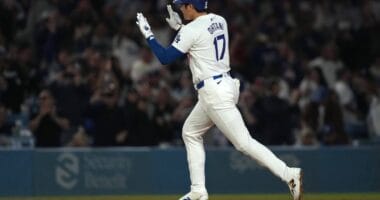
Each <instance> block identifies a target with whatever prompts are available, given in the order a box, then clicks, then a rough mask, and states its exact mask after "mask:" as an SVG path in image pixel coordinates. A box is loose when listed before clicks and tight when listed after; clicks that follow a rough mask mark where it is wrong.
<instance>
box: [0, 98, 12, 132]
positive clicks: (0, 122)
mask: <svg viewBox="0 0 380 200" xmlns="http://www.w3.org/2000/svg"><path fill="white" fill-rule="evenodd" d="M12 127H13V125H12V123H10V122H9V121H8V109H7V108H6V107H5V106H4V105H3V104H2V103H0V136H10V135H11V134H12Z"/></svg>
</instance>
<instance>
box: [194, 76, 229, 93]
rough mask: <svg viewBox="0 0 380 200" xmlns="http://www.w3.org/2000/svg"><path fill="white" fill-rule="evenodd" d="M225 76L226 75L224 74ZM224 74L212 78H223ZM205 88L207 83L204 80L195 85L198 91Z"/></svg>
mask: <svg viewBox="0 0 380 200" xmlns="http://www.w3.org/2000/svg"><path fill="white" fill-rule="evenodd" d="M223 74H224V73H223ZM223 74H218V75H215V76H212V79H214V80H215V79H218V78H222V77H223ZM226 74H228V75H229V74H230V72H227V73H226ZM204 86H205V81H204V80H202V81H200V82H199V83H197V84H196V85H195V88H196V89H197V90H199V89H201V88H203V87H204Z"/></svg>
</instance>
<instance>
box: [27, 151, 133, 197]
mask: <svg viewBox="0 0 380 200" xmlns="http://www.w3.org/2000/svg"><path fill="white" fill-rule="evenodd" d="M36 157H37V158H38V159H37V162H35V167H34V169H35V173H34V174H35V175H34V176H35V178H34V180H35V188H36V190H37V191H36V193H37V194H46V195H61V194H63V195H65V194H67V195H72V194H115V193H116V194H118V193H120V194H121V193H125V191H128V190H129V186H130V185H132V184H133V181H134V180H133V179H134V177H133V176H131V171H132V168H133V158H131V157H128V155H126V154H125V153H123V152H100V151H99V152H97V151H87V152H40V153H38V154H37V155H36Z"/></svg>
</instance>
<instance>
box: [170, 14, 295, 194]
mask: <svg viewBox="0 0 380 200" xmlns="http://www.w3.org/2000/svg"><path fill="white" fill-rule="evenodd" d="M228 42H229V37H228V27H227V22H226V20H225V19H224V18H223V17H221V16H219V15H216V14H213V13H209V14H207V15H202V16H200V17H197V18H196V19H194V20H193V21H191V22H190V23H188V24H187V25H184V26H183V27H182V28H181V29H180V31H179V32H178V34H177V36H176V38H175V39H174V41H173V43H172V46H174V47H175V48H176V49H178V50H179V51H181V52H182V53H188V59H189V64H190V69H191V72H192V75H193V81H194V84H195V87H196V88H197V91H198V102H197V104H196V105H195V107H194V109H193V110H192V112H191V114H190V115H189V116H188V118H187V119H186V121H185V124H184V126H183V133H182V136H183V140H184V143H185V146H186V151H187V159H188V165H189V171H190V179H191V184H192V185H191V191H195V192H201V193H202V192H207V191H206V187H205V169H204V168H205V160H206V158H205V149H204V145H203V134H204V133H205V132H206V131H207V130H208V129H209V128H211V127H212V126H214V125H216V126H217V127H218V128H219V129H220V130H221V131H222V132H223V134H224V135H225V136H226V137H227V138H228V139H229V140H230V141H231V143H232V144H233V145H234V146H235V148H236V149H237V150H239V151H241V152H243V153H244V154H246V155H248V156H250V157H251V158H253V159H255V160H256V161H257V162H259V163H260V164H262V165H263V166H265V167H267V168H268V169H269V170H270V171H271V172H272V173H274V174H275V175H276V176H278V177H280V178H281V179H282V180H283V181H286V182H287V181H289V179H290V174H289V173H288V169H289V168H288V167H287V166H286V164H285V163H284V162H283V161H281V160H280V159H278V158H277V157H276V156H275V155H274V154H273V153H272V152H271V151H270V150H269V149H268V148H266V147H265V146H264V145H262V144H260V143H259V142H257V141H256V140H255V139H253V138H252V137H251V136H250V134H249V132H248V130H247V128H246V126H245V124H244V121H243V119H242V116H241V114H240V112H239V110H238V109H237V107H236V103H237V100H238V96H239V84H237V83H238V81H237V80H236V79H233V78H231V76H230V75H229V73H228V72H229V70H230V66H229V64H230V63H229V50H228V49H229V45H228Z"/></svg>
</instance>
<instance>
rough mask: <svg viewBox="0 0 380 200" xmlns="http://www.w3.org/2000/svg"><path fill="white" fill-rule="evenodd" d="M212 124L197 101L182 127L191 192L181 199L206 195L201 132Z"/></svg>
mask: <svg viewBox="0 0 380 200" xmlns="http://www.w3.org/2000/svg"><path fill="white" fill-rule="evenodd" d="M213 125H214V124H213V123H212V121H211V119H210V118H209V117H208V116H207V115H206V112H205V111H204V110H203V108H202V105H201V103H200V102H197V104H196V105H195V107H194V109H193V110H192V111H191V113H190V115H189V116H188V117H187V119H186V121H185V124H184V126H183V129H182V137H183V141H184V143H185V147H186V152H187V161H188V165H189V172H190V180H191V193H189V194H187V195H185V196H184V197H183V198H181V199H186V198H187V196H189V197H190V198H191V199H199V197H200V196H201V195H207V191H206V187H205V162H206V158H205V156H206V155H205V149H204V145H203V134H204V133H205V132H206V131H207V130H208V129H210V128H211V127H212V126H213ZM191 195H193V196H191ZM197 196H199V197H197ZM207 198H208V197H207V196H205V197H203V199H207Z"/></svg>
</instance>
